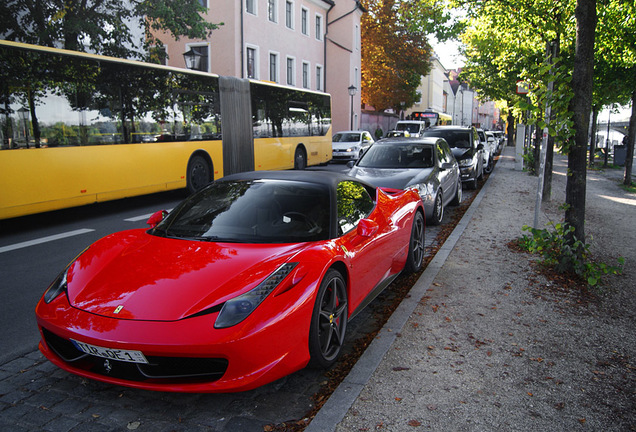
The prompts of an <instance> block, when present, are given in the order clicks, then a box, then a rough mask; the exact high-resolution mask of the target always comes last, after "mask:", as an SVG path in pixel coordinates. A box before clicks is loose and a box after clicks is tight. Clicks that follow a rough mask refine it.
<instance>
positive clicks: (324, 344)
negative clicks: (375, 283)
mask: <svg viewBox="0 0 636 432" xmlns="http://www.w3.org/2000/svg"><path fill="white" fill-rule="evenodd" d="M348 313H349V312H348V307H347V284H346V282H345V280H344V278H343V277H342V274H340V272H339V271H337V270H334V269H329V270H328V271H327V274H325V277H324V278H323V279H322V281H321V282H320V288H318V294H317V295H316V302H315V304H314V311H313V314H312V316H311V324H310V328H309V355H310V360H309V366H311V367H315V368H322V369H326V368H329V367H331V366H332V365H333V364H334V363H335V362H336V360H337V359H338V356H339V355H340V351H341V350H342V346H343V344H344V339H345V333H346V330H347V321H348V317H349V315H348Z"/></svg>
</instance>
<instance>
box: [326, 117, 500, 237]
mask: <svg viewBox="0 0 636 432" xmlns="http://www.w3.org/2000/svg"><path fill="white" fill-rule="evenodd" d="M404 130H405V131H407V129H404ZM367 133H368V132H367ZM336 135H340V134H336ZM502 136H503V134H501V137H502ZM501 142H502V140H501V138H500V137H495V134H494V133H492V132H490V131H488V132H486V131H484V130H482V129H476V128H474V127H472V126H433V127H429V128H425V129H421V130H419V129H418V130H417V131H415V130H412V131H410V132H409V134H405V135H396V134H390V135H387V137H386V138H384V139H382V140H379V141H377V142H375V143H374V144H373V145H370V146H369V147H368V148H367V149H366V150H362V151H361V152H360V155H359V156H358V157H356V158H353V157H352V158H351V159H350V161H349V163H348V165H349V167H350V172H349V175H351V176H353V177H356V178H359V179H362V180H364V181H367V182H369V183H371V184H374V185H376V186H379V187H381V188H383V189H384V190H385V191H398V190H402V189H406V188H416V189H417V191H418V192H419V194H420V197H421V199H422V203H423V204H424V209H425V215H426V220H427V222H428V223H429V224H431V225H436V224H439V223H441V222H442V219H443V217H444V208H445V207H446V206H447V205H459V204H460V203H461V200H462V184H465V185H466V186H467V187H468V188H469V189H476V188H477V182H478V181H479V180H481V179H482V178H483V176H484V174H489V173H490V172H491V171H492V169H493V167H494V158H495V156H496V155H497V154H498V153H499V151H500V143H501ZM335 158H336V143H334V159H335Z"/></svg>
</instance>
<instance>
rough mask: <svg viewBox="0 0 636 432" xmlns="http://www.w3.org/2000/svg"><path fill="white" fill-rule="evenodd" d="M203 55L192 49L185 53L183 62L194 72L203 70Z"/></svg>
mask: <svg viewBox="0 0 636 432" xmlns="http://www.w3.org/2000/svg"><path fill="white" fill-rule="evenodd" d="M201 57H202V56H201V53H199V52H198V51H195V50H194V49H192V47H190V49H189V50H188V51H186V52H184V53H183V60H184V61H185V64H186V68H188V69H192V70H201Z"/></svg>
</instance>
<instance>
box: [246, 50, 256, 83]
mask: <svg viewBox="0 0 636 432" xmlns="http://www.w3.org/2000/svg"><path fill="white" fill-rule="evenodd" d="M246 56H247V77H248V78H253V79H256V78H257V77H256V48H249V47H248V48H247V54H246Z"/></svg>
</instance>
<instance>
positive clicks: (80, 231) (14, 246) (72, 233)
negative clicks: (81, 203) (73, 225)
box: [0, 228, 95, 253]
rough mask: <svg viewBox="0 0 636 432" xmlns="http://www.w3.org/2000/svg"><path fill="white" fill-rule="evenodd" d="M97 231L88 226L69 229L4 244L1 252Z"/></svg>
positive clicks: (0, 248) (0, 249)
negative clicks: (33, 238) (63, 231)
mask: <svg viewBox="0 0 636 432" xmlns="http://www.w3.org/2000/svg"><path fill="white" fill-rule="evenodd" d="M93 231H95V230H94V229H88V228H83V229H78V230H75V231H69V232H65V233H61V234H55V235H52V236H47V237H42V238H39V239H35V240H29V241H25V242H22V243H16V244H12V245H9V246H3V247H0V253H4V252H10V251H13V250H16V249H22V248H25V247H29V246H35V245H38V244H42V243H47V242H50V241H55V240H60V239H63V238H67V237H73V236H77V235H81V234H86V233H89V232H93Z"/></svg>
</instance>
